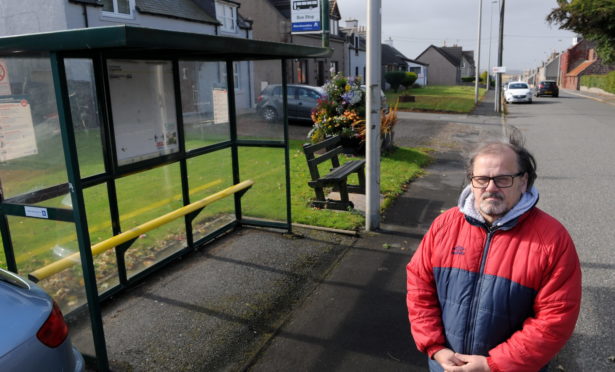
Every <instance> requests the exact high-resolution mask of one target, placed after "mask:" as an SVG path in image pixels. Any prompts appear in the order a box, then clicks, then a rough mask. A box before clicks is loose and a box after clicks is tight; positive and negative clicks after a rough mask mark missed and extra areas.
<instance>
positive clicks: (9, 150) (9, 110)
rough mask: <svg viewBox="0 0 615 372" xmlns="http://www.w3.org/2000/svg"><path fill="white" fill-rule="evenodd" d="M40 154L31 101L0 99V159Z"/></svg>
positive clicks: (6, 159) (3, 160)
mask: <svg viewBox="0 0 615 372" xmlns="http://www.w3.org/2000/svg"><path fill="white" fill-rule="evenodd" d="M35 154H38V148H37V146H36V135H35V134H34V123H33V122H32V112H31V110H30V103H29V102H28V101H27V100H25V99H21V100H13V99H9V100H0V161H1V162H5V161H8V160H12V159H18V158H22V157H24V156H28V155H35Z"/></svg>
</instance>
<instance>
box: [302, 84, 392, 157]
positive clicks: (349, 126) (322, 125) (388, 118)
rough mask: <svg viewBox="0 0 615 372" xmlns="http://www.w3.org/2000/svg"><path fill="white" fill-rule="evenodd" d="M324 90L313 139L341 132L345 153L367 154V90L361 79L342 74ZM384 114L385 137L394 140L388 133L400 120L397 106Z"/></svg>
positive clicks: (315, 140) (314, 117)
mask: <svg viewBox="0 0 615 372" xmlns="http://www.w3.org/2000/svg"><path fill="white" fill-rule="evenodd" d="M323 89H324V90H325V96H324V97H323V98H322V99H320V100H318V104H317V106H316V108H314V110H313V111H312V121H313V123H314V125H313V127H312V130H310V133H309V134H308V136H309V138H310V140H311V141H312V142H313V143H316V142H320V141H322V140H324V139H325V138H326V137H329V136H336V135H339V136H340V137H341V138H342V147H343V148H344V149H345V150H344V152H345V153H347V154H352V155H365V135H366V131H365V92H364V91H363V89H362V87H361V79H360V78H359V77H355V78H350V77H345V76H343V75H342V74H340V73H338V74H336V75H335V76H333V77H332V78H331V80H329V81H327V83H326V84H325V85H324V86H323ZM381 117H382V120H381V132H380V134H381V138H382V139H383V140H384V139H385V137H386V138H387V141H388V140H390V141H392V138H393V136H392V134H391V135H389V134H388V133H392V132H393V126H394V125H395V123H396V122H397V106H395V108H394V109H392V110H390V111H389V112H388V113H386V114H385V113H384V112H383V113H382V116H381ZM390 146H392V143H391V145H390ZM388 147H389V145H388V142H387V148H388Z"/></svg>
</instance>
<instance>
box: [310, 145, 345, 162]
mask: <svg viewBox="0 0 615 372" xmlns="http://www.w3.org/2000/svg"><path fill="white" fill-rule="evenodd" d="M343 151H344V149H343V148H342V146H338V147H336V148H334V149H333V150H330V151H327V152H325V153H324V154H322V155H320V156H318V157H317V158H314V159H310V160H308V163H309V165H310V166H314V167H315V166H317V165H318V164H320V163H322V162H323V161H327V160H329V159H331V158H333V157H335V156H338V155H339V154H341V153H342V152H343Z"/></svg>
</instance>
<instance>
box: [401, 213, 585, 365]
mask: <svg viewBox="0 0 615 372" xmlns="http://www.w3.org/2000/svg"><path fill="white" fill-rule="evenodd" d="M407 275H408V280H407V289H408V292H407V297H406V302H407V305H408V310H409V317H410V324H411V331H412V335H413V337H414V340H415V342H416V345H417V347H418V349H419V350H420V351H422V352H425V353H427V355H428V356H429V357H432V356H433V354H435V353H436V352H437V351H439V350H441V349H442V348H445V347H446V348H450V349H452V350H454V351H455V352H459V353H462V354H474V355H484V356H486V357H487V362H488V363H489V366H490V368H491V370H492V371H515V372H520V371H534V372H535V371H538V370H540V369H541V368H542V367H544V366H545V365H546V364H547V363H548V362H549V360H551V359H552V358H553V357H554V356H555V354H557V352H558V351H559V350H560V349H561V348H562V347H563V346H564V344H565V343H566V341H567V340H568V338H569V337H570V335H571V334H572V332H573V330H574V327H575V323H576V320H577V317H578V314H579V308H580V303H581V270H580V265H579V259H578V256H577V253H576V250H575V247H574V243H573V242H572V239H571V238H570V235H569V234H568V232H567V231H566V229H565V228H564V227H563V226H562V225H561V224H560V223H559V222H558V221H557V220H555V219H554V218H553V217H551V216H549V215H548V214H546V213H545V212H543V211H541V210H540V209H538V208H536V207H531V208H529V209H528V210H527V211H526V212H525V213H523V214H522V215H520V216H519V217H516V218H514V219H512V220H510V221H508V222H507V223H505V224H504V225H501V226H496V227H489V226H487V225H486V224H485V223H483V222H480V221H478V220H476V219H474V218H472V217H469V216H466V215H464V214H463V213H462V212H461V211H460V210H459V208H458V207H455V208H452V209H450V210H448V211H446V212H445V213H443V214H442V215H440V216H439V217H438V218H436V220H435V221H434V222H433V224H432V226H431V227H430V229H429V231H428V232H427V234H426V235H425V236H424V237H423V240H422V242H421V244H420V246H419V248H418V250H417V252H416V253H415V254H414V256H413V257H412V260H411V261H410V263H409V264H408V266H407Z"/></svg>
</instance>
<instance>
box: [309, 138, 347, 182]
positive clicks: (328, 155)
mask: <svg viewBox="0 0 615 372" xmlns="http://www.w3.org/2000/svg"><path fill="white" fill-rule="evenodd" d="M340 143H341V138H340V136H333V137H331V138H327V139H326V140H324V141H321V142H318V143H314V144H310V143H306V144H304V145H303V152H304V153H305V157H306V159H307V163H308V168H309V170H310V176H311V177H312V179H313V180H317V179H318V178H320V174H319V172H318V164H320V163H322V162H324V161H327V160H331V164H332V165H333V168H337V167H339V166H340V161H339V158H338V157H337V156H338V155H339V154H341V153H342V152H343V148H342V146H341V145H340ZM323 149H324V150H325V153H323V154H316V152H317V151H320V150H323Z"/></svg>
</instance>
